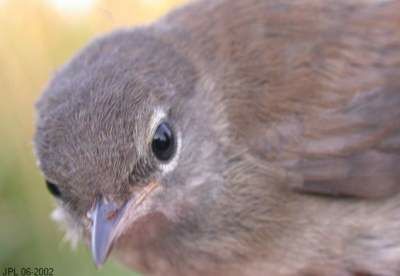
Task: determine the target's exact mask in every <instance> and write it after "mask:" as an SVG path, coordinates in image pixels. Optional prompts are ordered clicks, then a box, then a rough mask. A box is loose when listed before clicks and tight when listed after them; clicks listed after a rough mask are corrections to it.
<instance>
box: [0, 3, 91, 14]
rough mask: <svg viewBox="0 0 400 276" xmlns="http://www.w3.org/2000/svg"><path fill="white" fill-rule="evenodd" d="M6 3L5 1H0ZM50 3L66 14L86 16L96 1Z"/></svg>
mask: <svg viewBox="0 0 400 276" xmlns="http://www.w3.org/2000/svg"><path fill="white" fill-rule="evenodd" d="M0 1H4V0H0ZM47 1H48V3H49V4H50V5H51V6H53V7H54V8H56V9H57V11H58V12H60V13H64V14H84V13H87V12H89V11H90V9H91V8H92V7H93V5H94V4H95V2H96V0H47Z"/></svg>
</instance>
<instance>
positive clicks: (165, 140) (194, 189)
mask: <svg viewBox="0 0 400 276" xmlns="http://www.w3.org/2000/svg"><path fill="white" fill-rule="evenodd" d="M147 33H148V32H146V33H144V32H142V31H141V30H140V29H137V30H134V31H118V32H114V33H113V34H111V35H108V36H106V37H103V38H99V39H96V40H95V41H94V42H92V43H91V44H90V45H89V46H87V47H86V48H84V49H83V50H82V51H81V52H80V53H78V55H77V56H75V57H74V58H73V59H72V60H71V61H70V62H69V63H67V64H66V65H65V66H64V67H62V68H61V69H60V70H59V71H58V72H57V73H56V74H55V76H54V77H53V79H52V80H51V82H50V83H49V85H48V87H47V88H46V90H45V92H44V94H43V95H42V97H41V98H40V100H39V101H38V103H37V110H38V120H37V130H36V134H35V151H36V155H37V158H38V163H39V167H40V169H41V170H42V172H43V174H44V177H45V179H46V183H47V187H48V189H49V191H50V192H51V193H52V194H53V195H54V196H55V198H56V199H57V200H56V201H57V204H58V205H59V210H61V211H59V212H62V213H63V216H66V217H68V218H69V220H70V221H71V223H70V224H72V225H73V226H74V227H73V228H77V229H79V232H81V233H82V234H83V236H85V237H86V240H87V241H88V243H89V244H90V247H91V250H92V253H93V259H94V261H95V263H96V264H97V265H98V266H99V265H101V264H102V263H103V262H104V261H105V260H106V258H107V256H108V255H109V253H110V251H111V249H112V247H113V246H114V245H115V244H116V243H117V241H118V240H119V239H120V238H121V237H123V236H124V235H128V234H129V235H130V237H131V240H133V241H136V243H137V244H145V243H155V241H165V240H167V239H170V240H176V239H177V238H176V237H177V236H178V235H180V236H182V235H183V234H182V232H183V231H184V230H183V229H185V227H186V228H190V231H192V230H194V229H195V228H196V227H197V226H198V221H199V220H201V218H202V217H205V216H206V213H207V210H208V209H210V208H211V206H213V204H214V202H215V198H216V197H217V195H218V193H219V190H221V189H222V186H223V185H222V184H223V182H224V180H223V173H222V172H223V170H224V166H225V162H224V160H225V159H224V147H223V139H224V138H223V137H224V135H222V131H223V129H224V124H223V122H222V121H223V120H222V117H221V116H219V115H217V113H218V112H217V110H218V108H217V107H216V105H215V104H212V103H211V102H210V101H209V99H208V98H207V97H208V96H207V93H205V91H199V90H200V89H199V85H198V84H199V83H200V82H201V80H199V78H198V76H197V72H196V68H195V67H194V66H193V65H192V63H190V62H189V61H188V59H187V58H186V57H185V56H183V55H181V54H180V53H178V51H176V50H175V49H174V48H173V47H172V46H171V45H169V44H167V43H163V42H162V41H160V40H158V39H156V38H154V37H152V36H151V35H147ZM203 84H204V82H203ZM205 86H206V85H202V87H203V88H204V87H205ZM199 214H203V215H199ZM132 233H134V234H132Z"/></svg>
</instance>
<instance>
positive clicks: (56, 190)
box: [46, 180, 61, 198]
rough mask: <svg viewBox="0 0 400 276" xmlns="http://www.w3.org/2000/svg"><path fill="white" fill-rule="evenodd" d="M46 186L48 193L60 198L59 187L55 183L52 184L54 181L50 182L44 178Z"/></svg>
mask: <svg viewBox="0 0 400 276" xmlns="http://www.w3.org/2000/svg"><path fill="white" fill-rule="evenodd" d="M46 186H47V190H48V191H49V192H50V194H52V195H53V196H54V197H57V198H60V197H61V191H60V188H59V187H58V186H57V185H56V184H54V183H52V182H50V181H48V180H46Z"/></svg>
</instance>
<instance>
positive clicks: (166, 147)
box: [151, 122, 176, 161]
mask: <svg viewBox="0 0 400 276" xmlns="http://www.w3.org/2000/svg"><path fill="white" fill-rule="evenodd" d="M175 146H176V144H175V137H174V134H173V132H172V128H171V127H170V126H169V125H168V123H165V122H163V123H161V124H160V125H159V126H158V127H157V130H156V132H155V133H154V136H153V141H152V142H151V149H152V150H153V153H154V155H155V156H156V157H157V159H159V160H160V161H168V160H169V159H171V158H172V156H173V155H174V153H175Z"/></svg>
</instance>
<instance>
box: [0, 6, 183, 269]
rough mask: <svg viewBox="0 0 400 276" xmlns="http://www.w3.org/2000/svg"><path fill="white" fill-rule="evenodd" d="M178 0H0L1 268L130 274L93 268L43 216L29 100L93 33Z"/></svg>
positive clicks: (49, 204)
mask: <svg viewBox="0 0 400 276" xmlns="http://www.w3.org/2000/svg"><path fill="white" fill-rule="evenodd" d="M182 2H184V0H125V1H122V0H114V1H111V0H0V96H1V99H0V275H2V273H3V270H4V268H5V267H16V268H17V269H20V268H22V267H40V266H47V267H53V268H54V271H55V274H54V275H132V272H129V271H128V270H126V269H124V268H123V267H121V266H120V265H119V264H117V263H115V262H112V261H111V262H110V261H109V262H108V263H107V264H106V265H105V266H104V267H103V268H102V269H101V270H96V269H95V267H94V265H93V264H92V262H91V256H90V254H89V252H88V250H87V249H86V248H85V247H84V246H83V245H80V246H79V247H78V248H77V250H75V251H73V250H72V249H71V248H70V245H69V243H66V242H62V238H63V233H62V232H61V231H60V230H59V229H58V227H57V225H55V223H53V221H51V220H50V218H49V216H50V213H51V211H52V209H53V207H54V203H53V200H52V198H51V196H50V195H49V194H48V192H47V190H46V188H45V185H44V182H43V179H42V177H41V175H40V173H39V171H38V170H37V168H36V165H35V160H34V156H33V153H32V134H33V130H34V117H35V116H34V115H35V114H34V102H35V100H36V99H37V97H38V96H39V94H40V93H41V90H42V89H43V87H44V86H45V84H46V81H47V80H48V78H49V76H51V74H52V73H53V72H54V71H55V70H56V69H57V67H59V66H60V65H61V64H62V63H64V62H65V61H66V60H68V58H70V57H71V56H72V55H73V53H74V52H76V51H77V50H78V49H79V48H80V47H82V46H83V45H84V44H85V43H87V42H88V40H89V39H90V38H92V37H93V36H95V35H98V34H101V33H104V32H106V31H110V30H112V29H114V28H117V27H119V26H134V25H137V24H143V23H147V22H151V21H152V20H155V19H156V18H157V17H159V16H160V15H162V14H164V13H165V12H167V11H168V10H169V9H172V8H173V7H174V6H176V5H178V4H181V3H182Z"/></svg>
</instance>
